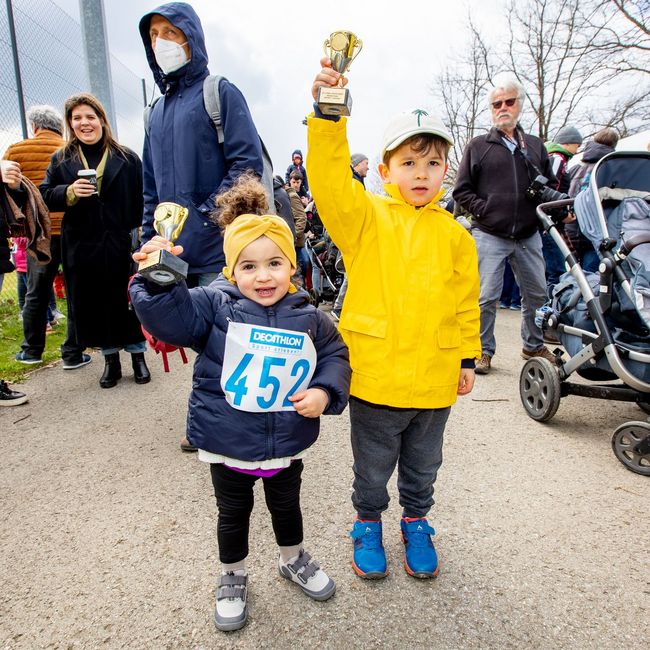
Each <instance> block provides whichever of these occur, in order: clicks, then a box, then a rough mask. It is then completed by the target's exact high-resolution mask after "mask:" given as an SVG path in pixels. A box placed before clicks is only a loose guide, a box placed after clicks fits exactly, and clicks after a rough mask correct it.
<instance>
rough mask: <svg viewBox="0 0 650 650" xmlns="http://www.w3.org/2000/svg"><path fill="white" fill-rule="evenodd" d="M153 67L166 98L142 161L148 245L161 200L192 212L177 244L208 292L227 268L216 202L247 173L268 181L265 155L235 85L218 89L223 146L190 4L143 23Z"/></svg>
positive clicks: (153, 117) (192, 281)
mask: <svg viewBox="0 0 650 650" xmlns="http://www.w3.org/2000/svg"><path fill="white" fill-rule="evenodd" d="M140 34H141V36H142V41H143V43H144V48H145V52H146V54H147V61H148V62H149V67H150V68H151V70H152V72H153V76H154V80H155V82H156V84H157V85H158V87H159V88H160V91H161V93H162V94H163V97H162V98H161V99H160V100H159V101H157V102H156V104H155V105H154V107H153V109H152V110H151V113H150V115H149V119H148V128H147V131H148V133H147V135H146V136H145V142H144V151H143V155H142V162H143V176H144V217H143V221H142V241H143V242H146V241H149V240H150V239H151V238H152V237H153V236H154V235H155V234H156V233H155V231H154V229H153V225H152V224H153V212H154V210H155V208H156V206H157V205H158V203H161V202H162V201H172V202H174V203H178V204H180V205H182V206H184V207H186V208H188V210H189V216H188V218H187V221H186V222H185V226H184V228H183V231H182V232H181V235H180V237H179V238H178V240H177V242H176V243H177V244H180V245H181V246H182V247H183V254H182V255H181V257H182V258H183V259H184V260H185V261H186V262H187V263H188V264H189V275H188V285H189V286H196V285H201V286H203V285H207V284H209V283H210V282H211V281H212V280H214V279H215V278H216V276H217V274H218V273H219V272H220V271H221V269H222V268H223V266H224V265H225V258H224V254H223V240H222V237H221V233H220V230H219V227H218V226H217V225H216V224H215V223H214V222H213V221H212V220H211V219H210V214H211V213H212V211H213V210H214V207H215V206H214V199H215V196H216V195H217V194H219V193H221V192H223V191H225V190H226V189H228V188H229V187H230V186H231V185H232V183H233V181H234V180H235V179H236V178H237V176H239V175H240V174H241V173H242V172H244V171H246V170H248V169H250V170H252V171H253V172H255V173H256V174H257V175H258V176H260V177H261V175H262V167H263V163H262V149H261V145H260V139H259V136H258V133H257V130H256V128H255V124H254V123H253V119H252V117H251V114H250V111H249V110H248V106H247V104H246V100H245V99H244V96H243V95H242V94H241V92H240V91H239V90H238V89H237V88H236V87H235V86H234V85H233V84H231V83H230V82H229V81H227V80H226V79H222V80H221V81H220V83H219V96H220V99H221V121H222V125H223V130H224V142H223V143H221V144H220V143H219V142H218V139H217V132H216V129H215V127H214V124H213V122H212V120H211V118H210V116H209V115H208V113H207V112H206V110H205V104H204V100H203V82H204V80H205V78H206V77H207V76H208V75H209V74H210V72H209V71H208V55H207V51H206V48H205V39H204V36H203V28H202V27H201V21H200V20H199V17H198V16H197V14H196V12H195V11H194V9H193V8H192V7H191V6H190V5H189V4H186V3H183V2H170V3H168V4H164V5H161V6H160V7H158V8H156V9H154V10H153V11H152V12H150V13H148V14H146V15H145V16H143V18H142V19H141V20H140Z"/></svg>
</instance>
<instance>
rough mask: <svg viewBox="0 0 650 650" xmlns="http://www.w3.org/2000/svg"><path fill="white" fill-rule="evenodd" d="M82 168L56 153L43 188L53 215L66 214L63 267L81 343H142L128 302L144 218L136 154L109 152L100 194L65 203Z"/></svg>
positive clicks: (140, 169)
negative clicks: (135, 234)
mask: <svg viewBox="0 0 650 650" xmlns="http://www.w3.org/2000/svg"><path fill="white" fill-rule="evenodd" d="M80 169H83V164H82V163H81V161H80V160H76V159H73V158H63V159H60V158H59V155H58V154H56V153H55V154H54V155H53V156H52V159H51V161H50V166H49V167H48V169H47V173H46V175H45V180H44V181H43V183H42V184H41V187H40V189H41V194H42V195H43V198H44V199H45V203H46V204H47V206H48V208H49V209H50V210H52V211H63V212H65V214H64V216H63V224H62V228H61V247H62V266H63V275H64V278H65V285H66V291H67V295H68V304H69V308H70V309H71V310H72V315H73V318H74V320H75V324H76V328H77V336H78V339H79V343H80V344H81V345H84V346H88V347H102V348H111V347H123V346H124V345H126V344H128V343H138V342H140V341H143V340H144V336H143V335H142V331H141V329H140V323H139V322H138V319H137V317H136V315H135V312H134V311H133V310H132V309H131V308H130V307H129V303H128V292H127V287H128V282H129V278H130V276H131V270H132V261H131V230H132V229H133V228H137V227H138V226H139V225H140V222H141V220H142V208H143V199H142V165H141V163H140V159H139V158H138V156H137V155H136V154H135V153H133V152H132V151H131V150H129V149H126V150H125V154H124V155H122V154H121V153H118V152H115V151H111V153H110V154H109V156H108V159H107V161H106V167H105V169H104V176H103V179H102V186H101V191H100V194H99V196H91V197H88V198H82V199H80V200H79V201H78V202H77V203H76V204H75V205H73V206H68V205H67V204H66V190H67V188H68V185H70V184H71V183H73V182H74V181H75V180H76V179H77V172H78V171H79V170H80Z"/></svg>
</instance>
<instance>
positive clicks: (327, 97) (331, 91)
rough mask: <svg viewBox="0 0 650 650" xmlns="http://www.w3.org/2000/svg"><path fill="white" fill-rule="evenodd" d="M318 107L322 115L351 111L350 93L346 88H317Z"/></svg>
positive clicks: (342, 113) (346, 113)
mask: <svg viewBox="0 0 650 650" xmlns="http://www.w3.org/2000/svg"><path fill="white" fill-rule="evenodd" d="M316 103H317V104H318V109H319V110H320V112H321V113H322V114H323V115H344V116H346V117H347V116H348V115H350V113H351V112H352V95H351V94H350V91H349V90H348V89H347V88H325V87H321V88H319V89H318V100H317V101H316Z"/></svg>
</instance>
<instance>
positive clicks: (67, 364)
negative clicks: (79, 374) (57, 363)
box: [63, 352, 93, 370]
mask: <svg viewBox="0 0 650 650" xmlns="http://www.w3.org/2000/svg"><path fill="white" fill-rule="evenodd" d="M92 360H93V358H92V357H91V356H90V355H89V354H86V353H85V352H84V353H82V355H81V358H80V359H77V360H74V361H70V360H68V361H63V369H64V370H76V369H77V368H81V367H82V366H87V365H88V364H89V363H90V362H91V361H92Z"/></svg>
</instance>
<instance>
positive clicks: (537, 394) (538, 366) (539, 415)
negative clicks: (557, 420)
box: [519, 357, 562, 422]
mask: <svg viewBox="0 0 650 650" xmlns="http://www.w3.org/2000/svg"><path fill="white" fill-rule="evenodd" d="M519 395H520V397H521V403H522V404H523V405H524V408H525V409H526V413H528V415H529V416H530V417H531V418H533V420H537V421H538V422H546V421H547V420H550V419H551V418H552V417H553V416H554V415H555V413H556V412H557V409H558V407H559V406H560V398H561V396H562V395H561V389H560V376H559V375H558V373H557V368H556V367H555V366H554V365H553V364H552V363H551V362H550V361H549V360H548V359H544V358H543V357H533V358H532V359H529V360H528V361H526V363H525V364H524V367H523V368H522V369H521V375H519Z"/></svg>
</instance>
